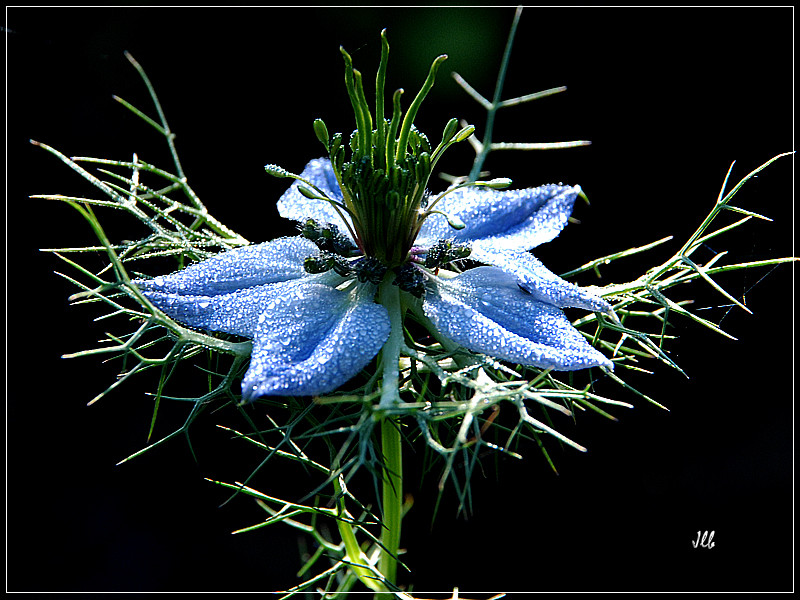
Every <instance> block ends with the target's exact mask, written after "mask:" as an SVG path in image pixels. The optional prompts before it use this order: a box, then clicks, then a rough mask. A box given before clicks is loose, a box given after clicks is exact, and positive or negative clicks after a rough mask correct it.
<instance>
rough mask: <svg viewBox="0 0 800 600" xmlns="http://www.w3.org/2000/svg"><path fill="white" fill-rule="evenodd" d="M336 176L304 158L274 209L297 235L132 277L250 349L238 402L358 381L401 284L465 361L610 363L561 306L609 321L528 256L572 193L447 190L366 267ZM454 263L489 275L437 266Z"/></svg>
mask: <svg viewBox="0 0 800 600" xmlns="http://www.w3.org/2000/svg"><path fill="white" fill-rule="evenodd" d="M338 181H339V179H338V178H337V173H336V172H335V170H334V169H333V167H332V165H331V162H330V161H329V160H328V159H317V160H313V161H311V162H310V163H309V164H308V165H307V166H306V168H305V170H304V171H303V173H302V174H301V175H300V176H299V177H297V181H295V182H294V183H293V184H292V185H291V187H290V188H289V189H288V191H287V192H286V193H284V194H283V196H282V197H281V198H280V200H279V201H278V210H279V212H280V214H281V216H283V217H285V218H287V219H292V220H294V221H297V222H298V223H299V224H300V226H301V228H302V231H303V233H304V235H301V236H297V237H286V238H280V239H276V240H273V241H269V242H266V243H262V244H256V245H252V246H247V247H243V248H238V249H234V250H229V251H227V252H223V253H221V254H219V255H217V256H215V257H213V258H211V259H208V260H206V261H203V262H200V263H196V264H194V265H191V266H189V267H187V268H186V269H184V270H182V271H179V272H177V273H173V274H172V275H167V276H163V277H156V278H154V279H147V280H142V279H140V280H136V281H135V282H134V283H135V284H136V285H137V286H138V287H139V289H141V291H142V293H143V294H144V295H145V296H146V297H147V298H148V299H149V300H150V301H151V302H152V303H153V304H154V305H155V306H156V307H157V308H159V309H160V310H162V311H163V312H164V313H166V314H167V315H168V316H170V317H171V318H173V319H175V320H177V321H180V322H183V323H186V324H187V325H189V326H191V327H195V328H198V329H204V330H210V331H217V332H224V333H229V334H235V335H238V336H244V337H246V338H250V339H252V340H253V349H252V355H251V360H250V366H249V369H248V370H247V373H246V375H245V377H244V380H243V382H242V396H243V398H244V399H245V400H253V399H255V398H257V397H260V396H267V395H319V394H325V393H328V392H331V391H333V390H335V389H337V388H338V387H340V386H341V385H343V384H344V383H346V382H347V381H348V380H350V379H351V378H353V377H354V376H356V375H357V374H358V373H359V372H360V371H361V370H362V369H364V368H365V367H366V366H367V365H368V364H369V363H370V361H371V360H372V359H373V358H374V357H375V355H376V354H377V353H378V352H379V351H380V350H381V348H382V347H383V345H384V343H385V342H386V340H387V339H388V337H389V335H390V333H391V327H392V326H391V324H390V317H389V314H388V311H387V309H386V308H385V307H384V306H382V305H381V304H378V303H376V301H375V298H376V291H377V289H378V285H377V284H378V283H380V282H384V283H386V282H392V283H394V284H396V285H399V286H400V288H401V289H402V290H404V291H405V294H406V295H405V296H404V298H405V303H406V305H408V306H411V307H415V308H416V310H417V311H418V312H419V314H420V316H421V319H422V320H423V321H426V323H427V324H428V326H430V327H432V328H433V329H434V330H435V331H433V332H432V333H434V334H435V335H437V336H439V337H443V338H446V339H447V340H450V341H451V342H454V343H456V344H458V345H460V346H462V347H464V348H466V349H468V350H471V351H473V352H477V353H482V354H486V355H489V356H492V357H494V358H497V359H501V360H505V361H509V362H512V363H517V364H522V365H531V366H535V367H540V368H551V369H555V370H576V369H584V368H588V367H594V366H602V367H607V368H611V367H612V364H611V361H609V360H608V359H607V358H606V357H605V356H604V355H603V354H601V353H600V352H598V351H597V350H595V349H594V348H593V347H592V346H591V345H590V344H589V343H588V342H587V341H586V339H585V338H584V336H583V335H582V334H581V333H580V332H578V331H577V330H576V329H575V328H574V327H573V326H572V325H571V323H570V322H569V320H568V319H567V317H566V316H565V314H564V312H563V311H562V308H565V307H576V308H582V309H586V310H591V311H599V312H607V313H609V314H611V308H610V306H609V305H608V304H607V303H606V302H605V301H604V300H603V299H601V298H599V297H597V296H595V295H593V294H592V293H590V292H589V291H587V290H585V289H582V288H579V287H577V286H575V285H573V284H571V283H568V282H566V281H564V280H563V279H561V278H559V277H558V276H556V275H555V274H553V273H552V272H551V271H549V270H548V269H547V268H546V267H545V266H544V265H542V263H541V262H539V261H538V260H537V259H536V258H534V257H533V255H531V254H530V253H529V252H528V251H529V250H531V249H532V248H534V247H536V246H538V245H539V244H542V243H545V242H548V241H551V240H552V239H553V238H555V237H556V236H557V235H558V234H559V232H560V231H561V229H562V228H563V227H564V226H565V224H566V223H567V219H568V217H569V215H570V213H571V212H572V208H573V204H574V202H575V199H576V197H577V195H578V194H579V192H580V188H579V187H577V186H576V187H570V186H563V185H546V186H542V187H538V188H531V189H522V190H502V191H500V190H496V189H491V188H488V187H474V186H468V187H458V188H456V189H452V191H449V192H447V193H445V194H444V195H442V196H440V197H439V198H437V201H436V207H435V208H436V211H429V212H428V213H426V218H425V219H424V220H422V222H421V224H420V225H419V226H418V227H417V230H418V231H417V234H416V238H415V239H413V240H412V242H413V245H412V246H411V247H410V248H407V249H405V250H404V251H403V252H404V253H405V257H404V259H403V260H402V262H401V263H400V264H399V265H387V264H386V261H385V260H383V261H377V260H372V261H371V260H370V255H369V254H367V253H366V252H365V251H364V248H363V246H364V243H363V241H362V239H361V237H362V236H361V232H360V230H359V229H358V227H356V226H355V224H354V222H353V219H352V218H351V217H350V215H349V214H347V213H345V212H343V211H342V210H340V208H339V205H338V204H337V203H342V202H343V200H344V197H345V195H346V193H343V190H342V187H341V185H340V184H339V183H338ZM309 187H311V188H313V189H314V190H315V193H313V194H312V193H309V189H308V188H309ZM331 200H333V201H334V202H333V203H332V202H331ZM423 204H424V200H423ZM415 222H417V221H415ZM454 223H455V224H458V226H460V227H462V228H461V229H454V228H453V225H452V224H454ZM376 233H377V234H380V233H381V232H374V231H373V232H372V234H373V235H375V234H376ZM466 255H469V258H470V259H471V260H475V261H477V262H480V263H483V264H484V265H488V266H480V267H476V268H473V269H470V270H467V271H465V272H463V273H461V274H456V273H454V272H453V271H449V270H446V269H441V267H442V265H446V264H447V262H450V261H452V260H456V259H459V258H463V257H464V256H466ZM426 265H427V266H426ZM320 271H321V272H320Z"/></svg>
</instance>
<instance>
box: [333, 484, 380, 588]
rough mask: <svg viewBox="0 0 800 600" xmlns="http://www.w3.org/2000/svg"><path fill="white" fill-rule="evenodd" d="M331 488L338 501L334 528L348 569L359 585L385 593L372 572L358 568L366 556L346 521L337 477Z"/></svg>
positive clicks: (365, 560)
mask: <svg viewBox="0 0 800 600" xmlns="http://www.w3.org/2000/svg"><path fill="white" fill-rule="evenodd" d="M333 486H334V489H335V490H336V495H337V496H338V500H337V501H336V509H337V512H338V515H339V518H338V519H336V526H337V527H338V528H339V535H341V536H342V541H343V542H344V547H345V551H346V552H347V555H346V556H345V559H346V560H347V561H348V562H349V563H351V564H350V565H349V569H350V571H351V572H352V573H353V574H354V575H355V576H356V577H358V579H359V580H360V581H361V583H363V584H364V585H365V586H367V587H368V588H369V589H371V590H373V591H375V592H385V591H386V588H385V587H384V586H383V584H382V583H381V582H380V581H379V580H378V579H376V577H375V575H374V574H373V572H372V571H371V570H370V569H369V568H367V567H362V566H360V565H366V564H367V556H366V555H365V554H364V552H363V551H362V550H361V546H359V545H358V540H357V539H356V534H355V531H353V526H352V525H351V524H350V523H348V522H347V520H346V519H348V515H347V511H346V509H345V506H344V494H343V493H342V485H341V483H340V482H339V478H338V477H337V478H335V479H334V480H333Z"/></svg>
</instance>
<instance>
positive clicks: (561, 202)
mask: <svg viewBox="0 0 800 600" xmlns="http://www.w3.org/2000/svg"><path fill="white" fill-rule="evenodd" d="M580 190H581V188H580V187H579V186H574V187H570V186H564V185H553V184H550V185H543V186H540V187H537V188H528V189H522V190H503V191H500V190H493V189H489V188H485V187H465V188H461V189H458V190H455V191H453V192H451V193H449V194H448V195H446V196H445V197H444V198H442V200H441V201H440V202H439V203H438V204H437V205H436V206H435V207H434V210H440V211H442V212H444V213H446V214H448V215H452V216H455V217H458V218H459V219H461V221H463V222H464V223H465V225H466V227H465V228H464V229H461V230H459V231H456V230H454V229H453V228H452V227H450V226H449V225H448V223H447V219H446V218H445V217H444V216H443V215H438V214H434V215H431V216H430V217H428V218H427V219H426V220H425V223H423V226H422V229H421V230H420V234H419V236H418V237H417V243H418V244H420V245H423V246H425V245H429V244H432V243H433V242H435V241H436V240H439V239H454V240H455V241H457V242H471V241H475V240H486V241H487V242H488V241H490V242H491V243H492V245H493V246H494V247H495V248H497V249H498V250H516V251H521V250H531V249H532V248H535V247H536V246H538V245H540V244H544V243H545V242H549V241H551V240H552V239H554V238H555V237H556V236H557V235H558V234H559V233H560V232H561V230H562V229H563V228H564V226H565V225H566V224H567V219H568V218H569V215H570V214H571V213H572V207H573V205H574V204H575V198H576V197H577V195H578V194H579V193H580Z"/></svg>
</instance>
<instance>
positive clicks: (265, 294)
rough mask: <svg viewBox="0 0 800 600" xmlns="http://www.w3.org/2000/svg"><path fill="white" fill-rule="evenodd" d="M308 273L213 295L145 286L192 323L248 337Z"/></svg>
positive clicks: (150, 297) (155, 298)
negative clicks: (259, 322) (270, 310)
mask: <svg viewBox="0 0 800 600" xmlns="http://www.w3.org/2000/svg"><path fill="white" fill-rule="evenodd" d="M308 279H309V278H308V277H307V278H303V279H294V280H291V281H283V282H278V283H271V284H267V285H261V286H256V287H252V288H246V289H241V290H236V291H235V292H231V293H228V294H216V295H213V296H209V295H201V294H191V293H180V292H161V291H150V290H144V291H143V292H142V293H143V294H144V295H145V297H146V298H147V299H148V300H150V302H152V303H153V304H154V305H155V306H156V307H157V308H159V309H160V310H162V311H163V312H164V313H166V314H167V315H168V316H169V317H172V318H173V319H175V320H176V321H180V322H181V323H185V324H186V325H188V326H189V327H195V328H197V329H206V330H209V331H221V332H224V333H232V334H235V335H241V336H243V337H247V338H253V337H254V336H255V334H256V326H257V324H258V319H259V317H260V316H261V314H262V313H263V312H264V310H265V307H268V306H270V303H272V302H274V301H275V299H276V298H280V297H281V296H289V295H292V294H295V293H296V292H295V290H296V289H297V288H298V287H299V286H303V285H307V282H308Z"/></svg>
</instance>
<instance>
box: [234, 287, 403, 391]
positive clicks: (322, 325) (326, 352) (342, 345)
mask: <svg viewBox="0 0 800 600" xmlns="http://www.w3.org/2000/svg"><path fill="white" fill-rule="evenodd" d="M370 290H371V292H372V293H369V292H370ZM373 297H374V287H373V286H363V287H361V288H360V290H358V291H357V292H345V291H340V290H337V289H335V288H332V287H329V286H326V285H321V284H316V283H304V284H303V285H300V286H297V287H295V288H293V290H292V293H290V294H280V295H278V296H276V297H275V298H273V300H272V301H270V302H269V303H268V304H266V305H265V306H264V310H263V311H262V313H261V315H260V316H259V318H258V323H257V325H256V330H255V339H254V342H253V354H252V358H251V359H250V368H249V369H248V371H247V374H246V375H245V377H244V380H243V382H242V396H243V398H245V399H247V400H252V399H254V398H257V397H259V396H267V395H300V396H312V395H317V394H325V393H327V392H331V391H333V390H335V389H336V388H338V387H339V386H341V385H342V384H344V383H345V382H347V381H348V380H349V379H351V378H352V377H354V376H355V375H357V374H358V373H359V371H361V370H362V369H363V368H364V367H366V366H367V365H368V364H369V362H370V361H371V360H372V358H373V357H374V356H375V355H376V354H377V353H378V351H379V350H380V349H381V347H382V346H383V344H384V343H385V342H386V339H387V338H388V337H389V331H390V329H391V325H390V323H389V315H388V313H387V311H386V309H385V308H384V307H383V306H381V305H379V304H375V303H374V302H373Z"/></svg>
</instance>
